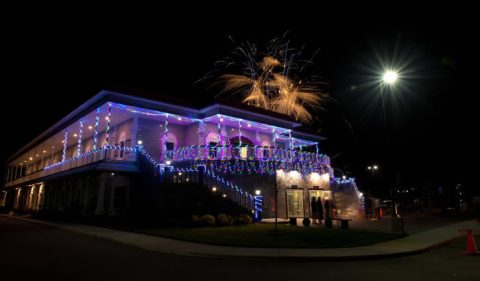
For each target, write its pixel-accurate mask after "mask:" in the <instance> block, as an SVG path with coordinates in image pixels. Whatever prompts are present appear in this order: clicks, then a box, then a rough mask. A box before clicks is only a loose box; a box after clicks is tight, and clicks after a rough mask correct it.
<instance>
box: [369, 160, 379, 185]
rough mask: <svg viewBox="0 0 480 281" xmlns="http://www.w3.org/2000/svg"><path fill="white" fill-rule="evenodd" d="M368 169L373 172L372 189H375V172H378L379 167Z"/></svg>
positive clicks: (372, 166)
mask: <svg viewBox="0 0 480 281" xmlns="http://www.w3.org/2000/svg"><path fill="white" fill-rule="evenodd" d="M367 169H368V170H369V171H370V172H372V187H373V188H375V172H376V171H377V170H378V165H371V166H368V167H367Z"/></svg>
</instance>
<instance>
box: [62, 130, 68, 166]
mask: <svg viewBox="0 0 480 281" xmlns="http://www.w3.org/2000/svg"><path fill="white" fill-rule="evenodd" d="M67 141H68V129H66V130H65V134H64V136H63V153H62V162H64V161H65V158H66V153H67Z"/></svg>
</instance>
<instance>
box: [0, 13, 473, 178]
mask: <svg viewBox="0 0 480 281" xmlns="http://www.w3.org/2000/svg"><path fill="white" fill-rule="evenodd" d="M182 5H183V6H185V5H187V4H181V5H180V6H182ZM399 5H400V4H399ZM402 5H403V4H402ZM403 6H404V7H403V8H399V7H382V6H375V8H372V7H350V9H349V10H346V7H345V6H344V7H335V8H333V7H324V8H323V9H322V8H318V7H314V6H312V7H307V6H300V5H298V6H295V7H291V6H287V5H286V4H285V5H283V4H282V5H280V4H278V5H275V8H271V7H269V8H268V9H267V8H265V7H260V6H252V7H249V6H247V5H246V6H245V7H241V8H235V9H234V8H228V7H217V8H220V9H223V10H224V12H221V11H213V10H211V12H200V10H199V9H200V8H199V7H191V10H190V11H185V8H182V9H180V8H178V9H174V8H170V9H167V8H163V9H161V8H152V9H149V12H148V13H145V12H144V11H141V12H140V11H138V10H136V9H126V10H123V11H122V12H119V11H114V10H113V9H108V10H104V9H102V11H100V10H98V11H96V12H94V11H95V9H85V11H83V10H80V9H76V10H71V9H68V11H69V12H65V13H59V12H54V11H53V10H52V12H38V11H35V12H27V11H24V10H21V11H20V10H18V11H15V12H14V13H13V14H14V15H15V16H12V18H11V20H9V21H8V24H7V25H6V27H7V28H6V32H5V34H4V35H3V36H2V37H3V38H2V41H3V43H2V49H3V51H2V53H3V59H2V68H3V69H4V71H3V73H4V74H5V75H4V82H3V84H4V85H3V97H4V103H3V105H4V106H5V105H8V106H10V105H11V106H12V108H13V109H15V112H16V113H15V114H14V115H15V116H12V115H11V113H10V112H9V111H8V110H5V109H4V110H3V111H2V115H3V120H4V131H5V132H7V133H6V134H5V135H8V138H6V139H5V149H4V150H2V151H1V154H2V155H1V157H2V158H6V157H8V156H9V155H10V154H12V153H13V152H14V151H15V150H17V149H19V148H20V147H21V146H22V145H24V144H25V143H26V142H27V141H28V140H30V139H31V138H33V137H35V136H36V135H38V134H39V133H41V132H42V131H43V130H45V129H46V128H48V127H49V126H50V125H52V124H53V123H54V122H56V121H57V120H59V119H60V118H61V117H63V116H64V115H66V114H67V113H69V112H70V111H71V110H73V109H74V108H75V107H77V106H78V105H79V104H80V103H82V102H83V101H85V100H86V99H88V98H89V97H91V96H92V95H94V94H95V93H96V92H98V91H99V90H100V89H102V87H106V86H109V85H122V86H128V87H133V88H139V89H146V90H154V91H158V92H159V93H161V94H162V95H175V96H179V97H184V98H186V99H189V100H192V99H193V100H196V101H198V100H202V101H209V100H212V94H211V93H209V92H208V91H205V90H204V87H205V85H194V84H193V83H194V81H196V80H197V79H199V78H201V77H202V76H203V75H204V74H206V73H207V72H209V71H210V70H212V69H213V67H214V62H215V61H217V60H218V59H221V58H222V57H225V56H226V55H228V54H229V52H230V51H231V50H232V48H233V45H232V44H231V42H230V41H229V40H228V35H230V36H232V37H233V38H235V39H236V40H237V41H245V40H249V41H251V42H253V43H256V44H257V45H258V46H260V47H261V46H263V45H264V44H265V42H267V41H268V40H270V39H272V38H274V37H278V36H281V35H282V34H283V33H285V32H286V31H288V34H289V35H288V38H289V39H290V40H291V42H292V45H293V46H295V47H298V48H299V47H301V46H302V45H306V47H307V48H306V51H307V52H310V53H313V52H314V51H315V50H319V53H318V55H317V57H316V59H315V70H316V72H318V73H321V74H322V76H323V78H324V80H325V81H326V82H327V83H328V84H329V86H328V88H327V89H328V91H329V92H330V94H331V96H332V97H333V98H334V99H335V100H336V102H335V103H332V104H330V105H329V106H328V111H327V112H323V113H319V118H320V119H321V120H322V122H321V123H318V124H316V125H315V126H316V127H319V128H321V129H322V134H323V135H324V136H326V137H327V138H328V141H326V142H325V143H324V144H323V150H324V152H327V153H328V154H329V155H330V156H332V158H333V161H334V165H335V166H336V167H338V168H340V169H342V170H345V171H349V172H351V173H352V175H353V176H356V177H358V178H359V180H360V182H362V179H363V180H366V177H367V176H368V174H366V169H365V167H366V166H367V165H369V164H371V163H378V164H379V165H381V166H382V165H383V164H385V163H384V161H386V160H385V159H383V158H382V154H383V144H384V143H385V142H384V136H385V131H384V130H383V119H382V111H381V106H380V103H379V99H378V93H379V91H378V88H375V87H373V86H372V84H371V83H370V84H369V82H372V81H374V77H372V71H373V70H374V69H375V68H374V67H375V65H376V64H377V62H378V59H377V57H378V55H380V56H383V57H384V58H385V59H390V58H392V57H395V58H397V61H399V62H401V63H404V64H405V65H406V67H405V73H406V75H405V77H404V80H403V81H402V84H403V86H402V87H399V88H398V89H395V92H391V93H390V94H393V95H394V96H395V98H387V100H386V111H387V120H388V121H389V129H390V136H391V138H390V142H389V146H388V147H389V149H391V150H392V151H395V153H394V156H393V158H394V160H393V162H395V163H396V167H397V168H396V170H397V171H399V174H400V178H401V183H402V184H405V185H414V186H418V185H421V184H422V183H423V182H425V181H430V182H433V183H435V184H439V185H451V184H454V183H456V182H462V183H464V184H470V185H472V186H473V184H476V182H475V181H474V172H475V171H474V170H473V166H475V165H476V164H473V163H475V162H472V161H475V159H476V156H475V155H476V152H477V149H476V145H477V143H476V141H475V137H474V136H473V135H474V134H475V130H476V129H477V128H478V126H477V124H474V120H477V119H478V118H476V119H474V114H475V112H476V110H475V109H476V108H475V107H476V105H475V101H474V100H475V94H476V93H477V92H478V90H477V86H476V84H477V80H478V79H476V77H474V73H475V74H476V73H477V72H478V71H474V72H470V70H471V69H474V68H473V66H474V65H475V63H474V61H478V59H477V58H476V56H478V54H477V53H478V44H476V43H474V41H475V40H476V39H477V38H476V37H477V34H478V30H476V24H475V17H474V15H473V14H472V13H473V10H474V9H473V10H472V9H471V8H468V7H452V6H449V7H438V6H437V7H418V6H409V4H405V5H403ZM124 8H125V7H124ZM127 8H128V7H127ZM380 8H382V9H380ZM202 10H209V7H202ZM470 11H472V12H470ZM166 14H168V15H169V16H171V17H173V19H167V18H166V16H165V15H166ZM379 70H380V69H379ZM475 117H476V116H475ZM475 123H476V122H475ZM471 163H472V164H471Z"/></svg>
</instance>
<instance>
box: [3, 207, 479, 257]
mask: <svg viewBox="0 0 480 281" xmlns="http://www.w3.org/2000/svg"><path fill="white" fill-rule="evenodd" d="M7 217H10V218H15V219H21V220H25V221H29V222H33V223H40V224H44V225H48V226H54V227H59V228H61V229H65V230H68V231H73V232H76V233H81V234H86V235H90V236H95V237H99V238H103V239H108V240H111V241H115V242H118V243H122V244H126V245H130V246H133V247H137V248H141V249H145V250H149V251H154V252H160V253H166V254H174V255H182V256H199V257H222V258H247V257H248V258H282V259H319V260H322V259H325V260H336V259H360V258H384V257H396V256H402V255H409V254H416V253H420V252H423V251H426V250H428V249H430V248H433V247H435V246H438V245H441V244H443V243H445V242H448V241H450V240H452V239H455V238H457V237H459V236H461V235H464V234H462V233H460V232H459V231H458V230H459V229H466V228H472V229H478V228H480V226H479V224H478V223H477V222H476V221H474V220H472V221H466V222H462V223H456V224H452V225H448V226H444V227H439V228H435V229H432V230H429V231H424V232H420V233H416V234H413V235H410V236H407V237H405V238H402V239H396V240H390V241H387V242H382V243H378V244H375V245H370V246H363V247H352V248H329V249H286V248H240V247H228V246H216V245H207V244H200V243H192V242H185V241H179V240H174V239H169V238H162V237H158V236H151V235H144V234H138V233H132V232H125V231H119V230H114V229H109V228H102V227H95V226H89V225H81V224H67V223H51V222H44V221H39V220H33V219H27V218H22V217H17V216H7Z"/></svg>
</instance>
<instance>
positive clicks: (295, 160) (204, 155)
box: [166, 146, 333, 178]
mask: <svg viewBox="0 0 480 281" xmlns="http://www.w3.org/2000/svg"><path fill="white" fill-rule="evenodd" d="M166 159H168V160H170V161H173V162H174V163H175V162H188V164H187V165H188V166H190V167H195V166H197V165H206V166H207V169H208V170H210V171H213V172H215V173H220V174H222V173H223V174H226V173H240V174H242V173H245V174H252V173H256V174H271V175H273V173H274V171H275V170H279V169H282V170H286V171H292V170H296V171H298V172H300V173H302V174H309V173H312V172H319V173H329V174H330V175H331V177H332V178H333V170H332V168H331V166H330V158H329V157H328V156H327V155H324V154H317V153H311V152H302V151H297V150H290V149H285V148H277V147H260V146H259V147H257V146H254V147H248V146H245V147H238V146H189V147H182V148H180V149H177V150H170V151H167V153H166Z"/></svg>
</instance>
